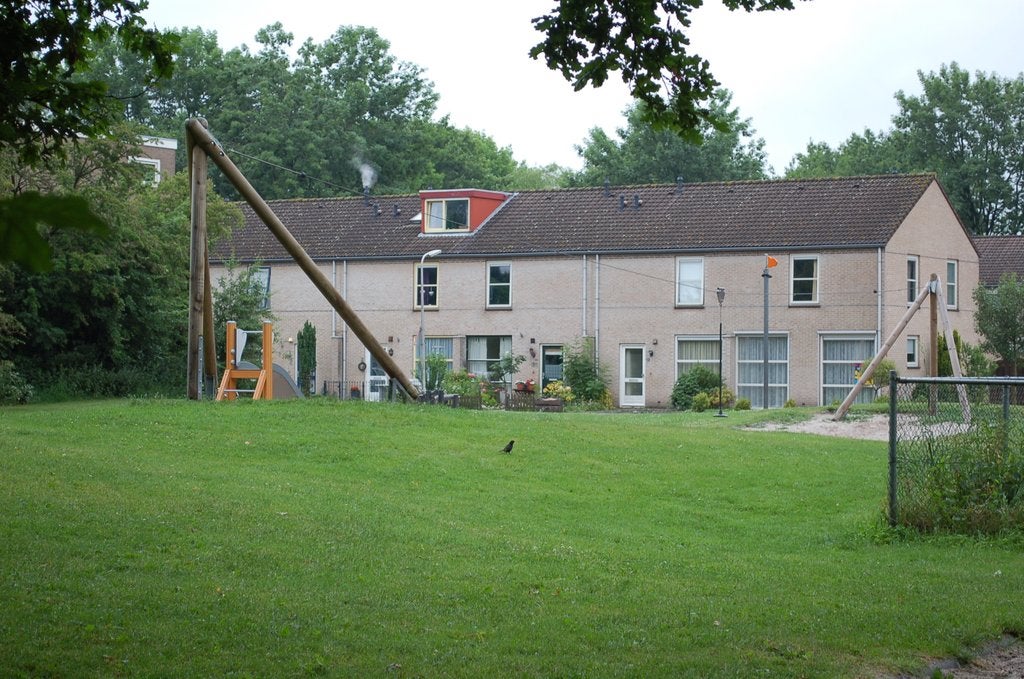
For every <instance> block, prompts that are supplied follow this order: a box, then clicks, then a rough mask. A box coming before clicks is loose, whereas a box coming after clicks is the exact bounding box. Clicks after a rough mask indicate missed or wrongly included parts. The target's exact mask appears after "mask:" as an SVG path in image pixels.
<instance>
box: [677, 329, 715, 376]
mask: <svg viewBox="0 0 1024 679" xmlns="http://www.w3.org/2000/svg"><path fill="white" fill-rule="evenodd" d="M685 342H700V343H705V344H708V345H709V346H711V345H713V346H714V348H715V350H716V352H715V353H716V355H715V356H714V357H713V358H710V359H707V360H701V359H697V360H694V359H686V358H680V357H679V354H680V351H679V347H680V345H681V344H683V343H685ZM718 349H719V344H718V335H676V349H675V351H676V379H679V377H680V376H681V375H683V374H685V373H687V372H689V371H690V370H691V369H692V368H693V367H694V366H698V365H702V366H704V367H705V368H708V369H709V370H711V371H712V372H714V373H715V374H717V373H718V365H719V359H720V356H719V355H717V350H718Z"/></svg>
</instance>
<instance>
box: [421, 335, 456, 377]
mask: <svg viewBox="0 0 1024 679" xmlns="http://www.w3.org/2000/svg"><path fill="white" fill-rule="evenodd" d="M415 344H416V347H415V348H414V349H413V352H416V353H418V352H419V350H420V347H419V342H416V343H415ZM423 353H424V355H426V356H434V355H440V356H444V358H445V360H446V363H447V365H446V366H445V372H450V371H451V370H452V367H453V365H454V360H453V359H454V356H455V341H454V340H453V339H452V338H451V337H424V338H423ZM420 360H421V359H420V357H419V356H418V355H417V356H416V359H415V361H414V362H415V364H416V375H417V377H418V376H420V375H424V378H425V379H424V386H425V387H426V388H427V389H440V388H441V385H440V382H441V377H443V375H440V376H439V375H429V374H425V373H424V372H422V370H423V368H422V366H421V365H420Z"/></svg>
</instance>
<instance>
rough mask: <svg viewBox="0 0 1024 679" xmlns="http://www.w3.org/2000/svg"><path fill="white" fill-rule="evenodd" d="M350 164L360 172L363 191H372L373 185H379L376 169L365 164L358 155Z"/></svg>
mask: <svg viewBox="0 0 1024 679" xmlns="http://www.w3.org/2000/svg"><path fill="white" fill-rule="evenodd" d="M350 163H351V165H352V167H353V169H355V170H357V171H358V172H359V176H360V178H361V179H362V182H363V190H364V191H366V190H369V189H372V188H373V185H374V184H376V183H377V170H375V169H374V167H373V165H370V164H369V163H367V162H365V161H364V160H363V159H362V157H361V156H360V155H358V154H357V155H355V156H353V157H352V160H351V161H350Z"/></svg>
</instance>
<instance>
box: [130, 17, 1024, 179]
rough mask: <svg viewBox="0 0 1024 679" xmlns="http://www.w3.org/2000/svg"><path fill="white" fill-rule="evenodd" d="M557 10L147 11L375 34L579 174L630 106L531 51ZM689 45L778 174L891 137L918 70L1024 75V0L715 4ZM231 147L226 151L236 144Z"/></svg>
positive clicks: (463, 115) (237, 33)
mask: <svg viewBox="0 0 1024 679" xmlns="http://www.w3.org/2000/svg"><path fill="white" fill-rule="evenodd" d="M553 5H554V0H515V2H509V1H508V0H502V1H500V2H498V1H495V0H440V1H435V2H423V1H422V0H364V1H363V2H358V3H356V2H352V1H351V0H338V1H336V2H330V1H329V0H320V1H316V0H290V1H289V2H285V3H282V2H280V1H279V0H274V1H271V0H213V1H211V0H150V7H149V9H148V10H147V11H146V12H145V13H144V16H146V18H147V19H148V21H149V23H150V25H151V26H154V25H155V26H157V27H159V28H172V27H182V26H189V27H194V26H199V27H201V28H203V29H204V30H207V31H210V30H212V31H216V32H217V35H218V42H219V44H220V46H221V48H222V49H224V50H228V49H230V48H232V47H236V46H238V45H240V44H242V43H245V44H248V45H249V46H250V48H254V47H255V45H256V42H255V39H254V36H255V34H256V31H257V30H258V29H259V28H261V27H263V26H266V25H268V24H271V23H274V22H276V21H280V22H281V23H282V24H283V25H284V28H285V30H287V31H289V32H291V33H293V34H294V35H295V43H294V46H298V45H299V44H301V43H302V42H304V41H305V40H306V39H307V38H312V39H313V41H314V42H322V41H323V40H324V39H326V38H327V37H329V36H330V35H331V34H332V33H333V32H334V31H335V30H337V28H338V27H339V26H346V25H362V26H372V27H374V28H376V29H377V31H378V32H379V33H380V35H381V36H382V37H383V38H385V39H386V40H388V41H389V42H390V43H391V54H393V55H394V56H395V57H396V58H397V59H399V60H402V61H409V62H412V63H414V64H416V65H418V66H420V67H421V68H422V69H424V71H425V75H426V77H427V78H428V79H429V80H431V81H432V82H433V83H434V88H435V90H436V91H437V92H438V94H439V95H440V101H439V103H438V113H439V114H440V115H444V114H449V115H450V116H451V121H452V123H453V124H455V125H456V126H459V127H470V128H473V129H475V130H479V131H481V132H485V133H487V134H488V135H490V136H491V137H492V138H493V139H494V140H495V141H496V142H497V143H498V145H499V146H509V147H511V148H512V151H513V154H514V156H515V158H516V159H517V160H522V161H526V162H527V163H529V164H530V165H546V164H548V163H558V164H560V165H565V166H569V167H573V168H579V167H580V165H581V160H580V158H579V156H578V155H577V153H576V151H575V148H574V147H575V146H577V145H580V144H582V143H583V141H584V139H585V138H586V137H587V134H588V132H589V130H590V129H592V128H594V127H600V128H603V129H604V130H605V131H606V132H608V133H609V134H614V132H615V130H616V129H617V128H618V127H621V126H622V125H623V124H624V119H623V117H622V111H623V110H624V109H625V108H626V107H627V106H628V105H629V103H630V101H629V98H628V96H627V94H626V90H625V87H624V86H623V85H622V84H621V83H620V82H618V81H614V82H612V81H611V80H609V82H608V83H606V84H605V86H604V87H602V88H600V89H598V90H592V89H588V90H584V91H582V92H574V91H573V90H572V87H571V86H570V85H569V83H567V82H566V81H565V80H563V79H562V77H561V76H560V75H559V74H558V73H556V72H554V71H550V70H548V69H547V67H546V66H544V64H543V63H542V62H541V61H535V60H532V59H530V58H529V56H528V51H529V49H530V48H531V47H532V46H533V45H534V44H536V43H538V42H540V38H541V35H540V33H538V32H536V31H535V30H534V29H533V26H532V24H531V23H530V19H531V18H533V17H536V16H540V15H541V14H543V13H545V12H546V11H547V10H548V9H549V8H550V7H551V6H553ZM692 21H693V23H692V26H691V28H690V29H689V31H688V35H689V36H690V39H691V42H692V47H693V49H694V50H696V51H697V52H698V53H699V54H700V55H701V56H703V57H704V58H706V59H708V60H709V61H710V62H711V71H712V73H714V74H715V76H716V77H717V78H718V80H720V81H721V82H722V84H723V86H725V87H727V88H728V89H730V90H731V91H732V92H733V104H734V106H737V107H738V108H739V110H740V114H741V116H742V117H744V118H749V119H751V122H752V125H753V127H754V129H755V130H756V132H757V136H759V137H763V138H764V139H765V142H766V149H767V152H768V160H769V164H770V165H771V166H772V167H773V168H774V170H775V172H776V174H781V173H782V172H783V171H784V170H785V167H786V166H787V165H788V164H789V162H790V161H791V160H792V158H793V156H794V154H796V153H798V152H800V151H803V150H804V149H805V148H806V146H807V142H808V141H810V140H814V141H824V142H828V143H829V144H831V145H833V146H835V145H836V144H838V143H839V142H841V141H843V140H845V139H846V138H847V137H849V136H850V134H851V133H853V132H862V131H863V130H864V129H865V128H870V129H872V130H882V129H888V128H889V127H890V125H891V117H892V116H893V114H894V113H895V112H896V102H895V99H894V95H895V93H896V92H897V91H898V90H903V91H905V92H907V93H908V94H920V84H919V81H918V77H917V72H918V71H919V70H920V71H924V72H925V73H928V72H931V71H938V69H939V67H940V66H941V65H942V64H948V63H950V62H953V61H956V62H957V63H959V64H960V66H961V67H962V68H965V69H967V70H969V71H971V72H972V73H973V72H975V71H979V70H980V71H985V72H986V73H993V72H994V73H998V74H999V75H1000V76H1003V77H1006V78H1013V77H1017V76H1018V75H1019V74H1020V73H1021V72H1024V49H1021V46H1020V45H1021V35H1022V34H1021V30H1022V27H1024V2H1022V1H1021V0H971V1H970V2H965V1H964V0H812V1H810V2H803V1H799V0H798V2H797V6H796V9H795V10H793V11H790V12H766V13H756V14H746V13H745V12H734V13H730V12H729V11H728V10H726V9H725V8H724V7H723V6H722V5H721V3H720V2H717V0H707V1H706V3H705V7H704V8H702V9H700V10H699V11H698V12H696V13H695V14H693V15H692ZM226 141H228V140H226Z"/></svg>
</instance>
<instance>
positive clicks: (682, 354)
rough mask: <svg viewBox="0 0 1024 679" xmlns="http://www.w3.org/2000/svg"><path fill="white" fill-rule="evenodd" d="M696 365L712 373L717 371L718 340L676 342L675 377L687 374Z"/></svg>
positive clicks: (684, 340) (683, 340)
mask: <svg viewBox="0 0 1024 679" xmlns="http://www.w3.org/2000/svg"><path fill="white" fill-rule="evenodd" d="M696 365H703V366H704V367H705V368H707V369H708V370H711V371H712V372H716V373H717V371H718V338H717V337H716V338H714V339H680V340H678V341H677V342H676V377H677V378H678V377H679V376H680V375H682V374H684V373H687V372H689V371H690V370H692V369H693V367H694V366H696Z"/></svg>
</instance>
